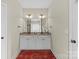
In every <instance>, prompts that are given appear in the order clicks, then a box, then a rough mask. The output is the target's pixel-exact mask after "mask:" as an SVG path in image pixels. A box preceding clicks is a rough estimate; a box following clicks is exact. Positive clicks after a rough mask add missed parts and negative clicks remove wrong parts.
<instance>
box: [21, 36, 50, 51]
mask: <svg viewBox="0 0 79 59" xmlns="http://www.w3.org/2000/svg"><path fill="white" fill-rule="evenodd" d="M20 49H21V50H22V49H26V50H28V49H30V50H31V49H51V38H50V35H26V36H25V35H21V36H20Z"/></svg>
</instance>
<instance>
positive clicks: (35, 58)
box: [16, 50, 56, 59]
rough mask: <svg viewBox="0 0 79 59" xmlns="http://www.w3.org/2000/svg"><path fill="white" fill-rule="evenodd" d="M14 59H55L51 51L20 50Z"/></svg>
mask: <svg viewBox="0 0 79 59" xmlns="http://www.w3.org/2000/svg"><path fill="white" fill-rule="evenodd" d="M16 59H56V57H55V56H54V54H53V53H52V51H51V50H21V52H20V53H19V55H18V56H17V58H16Z"/></svg>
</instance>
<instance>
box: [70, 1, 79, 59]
mask: <svg viewBox="0 0 79 59" xmlns="http://www.w3.org/2000/svg"><path fill="white" fill-rule="evenodd" d="M77 13H78V0H70V1H69V59H78V57H77V53H78V38H77V33H78V32H77V24H78V23H77V22H78V14H77Z"/></svg>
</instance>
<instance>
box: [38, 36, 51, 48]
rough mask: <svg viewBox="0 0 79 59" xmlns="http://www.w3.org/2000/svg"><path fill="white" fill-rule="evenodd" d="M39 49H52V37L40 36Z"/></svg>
mask: <svg viewBox="0 0 79 59" xmlns="http://www.w3.org/2000/svg"><path fill="white" fill-rule="evenodd" d="M37 49H51V43H50V37H48V36H39V39H37Z"/></svg>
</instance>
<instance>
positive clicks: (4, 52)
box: [1, 3, 7, 59]
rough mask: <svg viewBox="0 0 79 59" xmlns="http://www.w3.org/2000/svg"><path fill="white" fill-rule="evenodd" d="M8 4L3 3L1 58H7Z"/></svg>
mask: <svg viewBox="0 0 79 59" xmlns="http://www.w3.org/2000/svg"><path fill="white" fill-rule="evenodd" d="M6 22H7V5H6V3H2V4H1V59H7V39H6V25H7V24H6Z"/></svg>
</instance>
